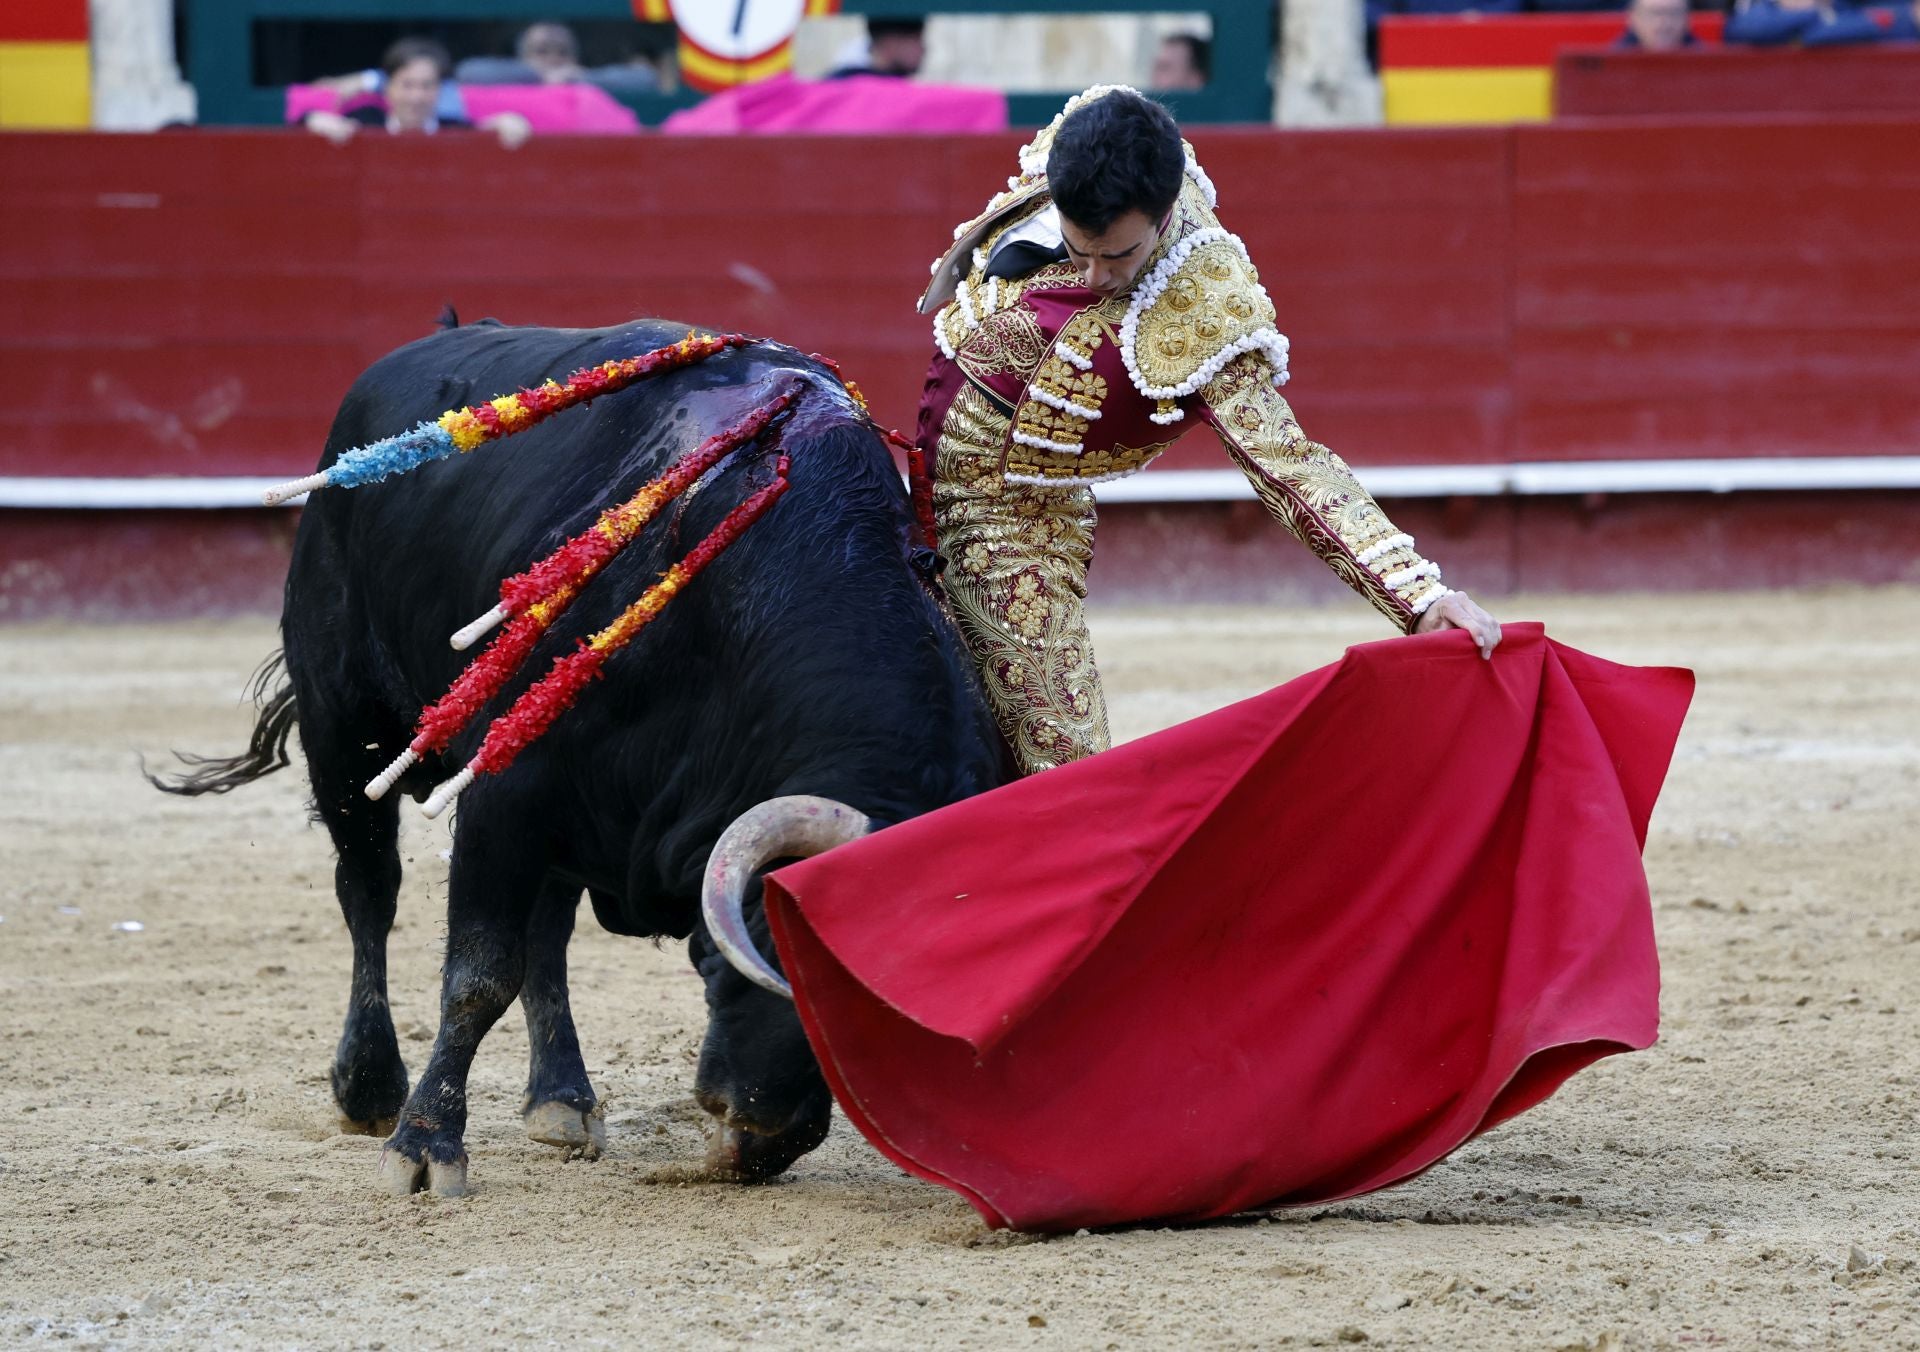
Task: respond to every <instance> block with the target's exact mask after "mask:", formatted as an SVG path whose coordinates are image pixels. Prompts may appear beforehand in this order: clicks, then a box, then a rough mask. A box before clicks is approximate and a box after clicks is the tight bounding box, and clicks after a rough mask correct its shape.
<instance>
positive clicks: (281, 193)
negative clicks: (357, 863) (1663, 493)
mask: <svg viewBox="0 0 1920 1352" xmlns="http://www.w3.org/2000/svg"><path fill="white" fill-rule="evenodd" d="M1917 136H1920V128H1917V127H1916V126H1915V125H1914V124H1912V123H1911V122H1905V121H1898V120H1890V119H1873V118H1866V119H1850V120H1847V121H1845V122H1840V123H1828V124H1821V125H1811V126H1810V125H1803V124H1801V123H1798V122H1795V121H1793V120H1791V119H1759V120H1749V121H1747V122H1745V123H1742V124H1734V123H1727V122H1713V121H1703V122H1695V123H1690V124H1688V125H1686V126H1685V127H1646V126H1631V125H1626V124H1622V123H1610V124H1598V123H1595V124H1567V125H1560V126H1550V127H1544V128H1539V129H1523V130H1519V131H1514V130H1502V131H1492V130H1475V129H1466V130H1449V131H1418V132H1405V133H1395V132H1384V133H1383V132H1366V133H1359V132H1327V133H1285V134H1283V133H1275V132H1272V131H1270V130H1251V129H1233V128H1207V129H1203V130H1200V131H1198V132H1196V138H1197V141H1198V148H1199V151H1200V154H1201V156H1202V158H1203V161H1204V162H1205V163H1206V164H1207V166H1208V169H1209V172H1210V173H1211V174H1212V175H1213V176H1214V177H1215V179H1216V180H1217V181H1218V182H1219V184H1220V187H1221V193H1222V203H1221V212H1222V217H1223V220H1224V221H1225V222H1226V224H1227V225H1228V227H1229V228H1231V229H1234V230H1237V231H1239V232H1240V233H1241V234H1242V235H1243V237H1244V238H1245V239H1246V242H1247V245H1248V248H1249V250H1250V251H1251V253H1252V255H1253V257H1254V259H1255V261H1256V263H1257V264H1258V265H1259V267H1260V269H1261V276H1262V280H1263V281H1264V283H1265V284H1266V285H1267V287H1268V289H1269V291H1270V292H1271V293H1272V295H1273V298H1274V300H1275V303H1276V306H1277V308H1278V310H1279V315H1280V324H1281V328H1282V330H1283V331H1284V332H1286V333H1288V334H1289V335H1290V337H1291V338H1292V340H1293V343H1294V356H1293V368H1294V373H1295V374H1294V383H1293V384H1292V385H1291V386H1289V388H1288V395H1289V397H1290V398H1291V399H1292V400H1293V401H1294V403H1295V404H1296V407H1297V409H1298V412H1299V414H1300V417H1301V419H1302V421H1303V423H1304V424H1305V426H1306V427H1307V429H1308V431H1309V432H1310V434H1312V435H1313V436H1315V437H1317V438H1319V439H1321V440H1323V441H1325V442H1327V444H1329V445H1331V446H1334V447H1335V448H1336V449H1338V450H1339V451H1340V452H1341V453H1342V454H1344V455H1347V456H1349V457H1351V458H1353V459H1355V460H1357V461H1360V462H1362V463H1366V462H1377V463H1384V464H1419V463H1481V462H1490V461H1501V460H1508V459H1515V458H1521V459H1541V460H1551V459H1561V460H1564V459H1569V458H1573V459H1585V458H1604V457H1606V456H1609V455H1613V454H1622V455H1628V456H1632V457H1641V458H1645V457H1653V458H1666V457H1675V456H1682V457H1684V456H1695V455H1739V454H1776V453H1780V452H1781V451H1782V450H1784V449H1792V450H1794V451H1796V452H1798V453H1814V454H1818V453H1823V452H1822V450H1821V447H1820V445H1819V444H1818V443H1819V442H1820V440H1821V437H1822V429H1823V428H1824V429H1825V439H1826V441H1827V443H1828V445H1827V447H1826V450H1825V452H1824V453H1833V452H1846V453H1850V454H1889V453H1911V452H1912V450H1913V448H1914V446H1915V444H1916V441H1917V440H1920V438H1916V431H1915V428H1916V420H1917V419H1920V412H1917V411H1916V410H1920V387H1917V386H1916V382H1913V381H1912V380H1911V379H1910V378H1908V376H1907V373H1908V372H1910V370H1911V368H1912V365H1913V362H1912V358H1913V356H1914V355H1915V354H1916V353H1917V352H1920V304H1916V301H1920V236H1916V235H1915V234H1914V232H1913V231H1912V230H1911V228H1910V226H1909V225H1908V224H1907V222H1908V221H1910V220H1912V219H1920V154H1916V153H1915V150H1916V137H1917ZM1020 139H1021V138H1020V137H1018V136H1017V135H1004V136H989V137H978V138H951V139H947V140H937V141H933V142H927V141H924V140H918V139H916V140H914V141H912V142H901V141H892V140H888V139H886V138H856V139H850V140H841V139H830V138H818V139H816V138H781V139H773V140H768V141H765V142H760V141H735V140H720V141H714V140H701V141H697V142H696V141H691V140H689V141H674V140H671V139H669V138H658V139H654V138H603V139H599V140H591V141H590V140H586V139H581V140H567V141H562V140H559V139H554V140H550V141H547V142H543V143H536V144H533V145H530V146H528V147H526V148H525V149H523V150H522V151H520V152H516V153H513V154H509V153H507V152H505V151H503V150H502V149H501V148H500V147H498V146H497V145H494V144H493V143H491V142H489V141H488V140H486V139H485V138H484V137H469V138H464V139H461V140H452V139H448V140H445V141H443V142H438V143H428V142H419V143H398V142H387V141H379V140H377V139H376V138H368V139H367V140H366V141H365V142H363V143H356V144H355V145H352V146H348V147H344V148H338V147H334V146H331V145H328V144H326V143H324V142H321V141H320V140H319V139H318V138H312V137H303V136H301V135H298V134H296V133H264V132H249V133H217V132H202V133H195V134H182V135H178V136H151V137H116V136H66V135H53V136H39V137H25V136H0V230H4V232H5V234H6V238H7V241H8V247H7V249H6V251H5V253H4V255H3V256H0V280H3V281H4V285H0V349H4V352H5V355H6V356H7V358H8V360H9V362H10V366H11V370H12V379H13V380H15V381H20V380H21V379H22V377H23V376H24V377H26V378H27V379H29V380H31V381H41V380H45V381H46V382H49V383H48V384H46V386H45V387H44V388H43V389H42V390H41V392H40V393H37V394H35V395H33V396H32V398H31V400H30V406H29V407H26V408H24V409H23V410H22V414H23V418H24V421H23V424H22V429H21V430H18V431H16V432H13V433H10V434H9V437H8V440H7V442H6V444H5V445H4V446H0V454H4V455H5V456H6V457H7V463H8V465H9V466H11V472H16V473H35V472H39V473H45V472H52V471H51V470H50V469H47V468H40V469H35V468H32V466H34V465H41V466H46V465H50V464H52V463H54V462H55V461H57V462H58V463H59V464H60V465H61V466H63V467H65V468H66V469H67V470H68V471H70V472H72V471H73V470H74V467H75V466H76V465H80V464H84V463H88V462H86V461H85V459H84V457H85V456H87V455H94V454H98V455H100V456H103V457H106V458H105V459H103V460H102V461H101V462H100V463H101V466H102V472H115V473H118V472H141V471H140V470H139V469H137V468H135V469H129V468H128V467H129V466H141V465H145V466H147V467H148V469H152V468H158V467H160V461H162V460H164V456H160V455H158V454H157V451H156V447H155V446H154V445H152V444H148V443H145V442H140V441H138V440H136V441H134V442H133V443H131V448H130V449H129V443H128V441H127V437H128V424H127V420H126V419H125V418H124V417H122V416H120V414H119V413H118V412H117V411H116V406H115V403H114V400H113V399H112V398H110V397H109V398H102V397H101V396H100V395H98V394H97V393H96V392H95V391H94V389H93V388H92V385H91V384H90V382H91V381H93V379H94V378H95V377H96V376H97V377H100V378H101V379H102V380H104V381H105V382H106V384H107V385H109V386H112V387H114V388H124V389H127V390H131V391H132V392H133V393H134V394H135V395H136V396H137V398H138V400H139V401H140V403H141V404H142V405H143V406H144V407H147V408H150V409H154V410H157V411H158V413H159V414H160V415H161V416H162V418H163V420H164V418H165V417H168V416H171V417H173V418H175V419H176V420H177V421H179V422H180V424H181V425H182V426H186V425H187V424H188V422H190V419H189V418H188V414H187V412H186V411H183V410H185V406H186V403H187V402H188V401H190V399H191V397H192V394H193V392H194V391H197V390H200V389H202V388H203V387H205V386H206V385H209V384H212V385H222V384H223V383H225V382H228V381H238V382H239V385H240V388H241V390H242V395H243V404H242V406H241V407H240V408H239V409H237V410H236V411H234V412H233V413H232V415H231V416H230V417H229V418H227V419H226V420H225V421H224V422H222V423H221V424H220V425H219V426H218V427H215V428H204V429H199V430H196V431H195V432H194V438H195V441H194V447H195V449H194V450H193V452H192V454H193V455H194V456H196V457H199V459H198V460H197V461H196V462H195V463H202V462H205V463H213V462H215V461H217V462H218V463H220V464H221V465H223V466H225V467H227V468H229V469H231V470H233V471H235V472H248V471H259V472H269V471H272V470H277V469H280V468H284V467H286V466H287V464H288V463H289V462H288V460H287V459H285V458H283V457H284V456H285V455H286V451H285V449H284V448H285V447H287V446H289V445H292V446H296V447H299V448H301V449H300V450H299V451H298V454H297V455H296V456H294V457H293V459H292V464H293V465H294V466H295V467H296V468H297V467H304V465H305V464H306V463H310V453H311V452H310V448H317V446H318V445H319V442H320V440H321V439H322V438H323V437H324V435H325V431H326V426H327V423H328V420H329V418H330V416H331V413H332V410H333V408H334V407H335V405H336V404H337V401H338V399H339V398H340V396H341V394H343V393H344V391H345V389H346V387H347V385H348V384H349V383H350V381H351V380H352V378H353V377H354V375H355V374H357V373H358V371H359V370H360V369H362V367H363V366H364V364H365V363H366V362H368V361H371V360H372V359H374V358H375V357H377V356H378V355H379V354H380V353H382V352H384V351H386V350H388V349H390V348H391V347H393V346H396V345H398V344H400V343H403V342H407V341H410V340H412V339H414V338H417V337H420V336H422V335H423V334H425V333H427V332H429V331H431V328H432V324H433V321H434V318H435V316H436V315H437V314H438V312H439V310H440V307H441V305H442V304H443V303H444V302H446V301H452V302H453V303H454V304H455V305H456V306H457V307H458V309H459V311H460V313H461V314H462V316H463V317H465V318H467V319H469V320H471V319H476V318H479V317H481V316H482V315H487V314H494V315H498V316H499V317H501V318H503V319H507V320H509V321H514V322H549V323H558V324H575V325H602V324H612V323H618V322H621V321H623V320H626V319H629V318H632V317H635V316H638V315H643V314H655V315H662V316H666V317H671V318H679V319H684V320H689V321H698V322H703V323H708V324H713V325H717V326H723V327H735V328H740V329H745V330H747V331H751V332H761V333H767V334H770V335H774V336H778V337H780V338H782V339H784V340H786V341H790V342H792V343H794V344H795V345H796V346H799V347H801V348H803V349H808V350H818V351H822V352H826V353H828V354H830V355H832V356H834V357H836V358H838V359H839V360H840V361H842V362H843V363H844V364H845V366H846V368H847V370H848V373H849V374H850V375H852V376H853V377H854V378H855V379H857V380H858V381H859V382H860V383H861V384H862V385H863V387H865V388H866V390H867V391H868V393H869V395H870V396H871V397H872V399H873V401H874V406H875V413H876V416H878V417H879V418H880V419H881V420H882V421H884V422H887V423H890V424H894V425H900V426H906V425H909V424H910V423H911V421H912V418H913V410H914V406H915V403H916V402H917V398H918V395H919V391H920V383H921V379H922V377H923V374H924V372H925V369H926V362H927V358H928V354H929V351H930V344H929V338H928V323H929V321H928V320H927V319H926V318H924V317H922V316H920V315H918V314H916V313H914V311H913V308H912V307H913V300H914V298H915V297H916V296H917V295H918V292H919V289H920V288H921V286H922V285H923V284H924V280H925V277H926V269H927V264H928V262H929V261H930V260H931V259H932V257H933V256H934V255H935V254H936V253H938V252H939V251H940V250H941V248H942V247H943V246H944V245H945V244H946V243H947V241H948V239H949V238H950V230H951V227H952V225H953V223H954V221H955V220H957V219H960V218H961V217H962V216H964V215H966V214H970V213H971V212H973V211H975V210H977V209H978V207H979V206H980V204H981V203H982V202H984V201H985V199H986V197H987V196H988V195H989V194H990V193H991V192H992V191H993V190H994V189H995V188H996V187H998V186H1000V185H1002V184H1004V182H1005V179H1006V173H1007V171H1008V169H1009V168H1011V166H1012V162H1013V153H1014V150H1015V149H1016V148H1017V146H1018V144H1019V141H1020ZM49 151H51V152H52V153H47V152H49ZM508 171H511V172H508ZM116 382H117V383H116ZM174 385H177V386H178V387H179V391H178V398H177V400H176V404H175V405H169V404H167V402H166V400H167V399H168V398H170V397H174V396H173V395H170V394H169V390H171V389H172V387H173V386H174ZM1809 410H1818V413H1817V416H1815V415H1814V414H1811V413H1809ZM269 429H270V430H269ZM246 437H254V438H257V440H255V441H254V442H252V443H250V444H248V443H246V442H245V441H244V438H246ZM63 438H64V440H63ZM161 449H164V448H161ZM1167 463H1169V464H1181V463H1190V464H1194V465H1205V466H1207V467H1217V465H1218V461H1217V457H1216V453H1215V452H1214V451H1212V450H1211V449H1210V448H1209V447H1207V445H1206V443H1205V442H1189V443H1183V444H1182V446H1180V447H1179V448H1177V449H1176V451H1175V453H1174V454H1173V455H1170V456H1169V457H1167ZM109 466H111V468H108V467H109Z"/></svg>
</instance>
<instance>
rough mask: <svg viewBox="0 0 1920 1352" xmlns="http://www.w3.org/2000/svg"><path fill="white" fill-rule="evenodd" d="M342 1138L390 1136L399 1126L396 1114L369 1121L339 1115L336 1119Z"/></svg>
mask: <svg viewBox="0 0 1920 1352" xmlns="http://www.w3.org/2000/svg"><path fill="white" fill-rule="evenodd" d="M338 1121H339V1126H340V1134H341V1135H342V1136H391V1135H393V1129H394V1128H395V1127H396V1126H398V1125H399V1124H400V1118H399V1115H398V1114H395V1115H394V1116H392V1117H376V1118H374V1119H372V1120H371V1121H369V1120H367V1119H366V1118H361V1117H348V1116H347V1115H346V1114H345V1113H341V1114H340V1117H339V1119H338Z"/></svg>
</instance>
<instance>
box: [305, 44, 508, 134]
mask: <svg viewBox="0 0 1920 1352" xmlns="http://www.w3.org/2000/svg"><path fill="white" fill-rule="evenodd" d="M452 65H453V58H452V57H450V56H448V55H447V49H446V48H445V47H442V46H441V45H440V44H439V43H437V42H435V41H433V39H431V38H401V39H400V41H398V42H396V43H394V44H393V46H391V47H389V48H387V54H386V57H385V58H384V59H383V60H382V61H381V63H380V70H381V73H382V74H383V75H384V76H385V81H384V84H385V90H386V106H385V107H384V108H373V107H363V108H355V109H353V110H352V111H350V112H347V113H344V114H342V113H331V112H321V111H316V112H311V113H308V114H307V116H306V128H307V130H308V131H311V132H316V133H318V134H319V135H321V136H324V137H326V138H327V139H328V140H330V141H332V142H333V143H334V144H336V145H345V144H346V143H347V142H348V141H350V140H352V139H353V138H354V137H355V136H356V135H358V134H359V133H360V132H361V131H362V130H364V129H366V128H375V129H378V130H380V131H384V132H387V133H389V134H391V135H394V136H432V135H435V134H437V133H439V132H442V131H452V130H456V129H465V128H467V127H470V126H471V125H472V124H471V123H468V122H466V121H465V120H463V119H458V118H443V117H441V116H440V113H439V108H440V104H441V93H442V91H443V90H444V88H445V87H446V82H447V72H448V70H449V69H450V68H451V67H452ZM480 128H481V130H483V131H490V132H492V133H493V134H494V135H496V136H498V137H499V138H500V143H501V144H502V145H504V146H507V147H508V148H509V149H511V148H512V147H514V146H517V145H520V144H521V143H522V142H524V141H525V140H526V139H527V136H528V135H529V134H530V132H531V131H532V128H531V127H529V126H528V125H527V119H526V118H524V117H522V116H521V115H520V114H518V113H496V114H494V115H493V116H492V117H489V118H485V119H483V120H482V121H481V123H480Z"/></svg>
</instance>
